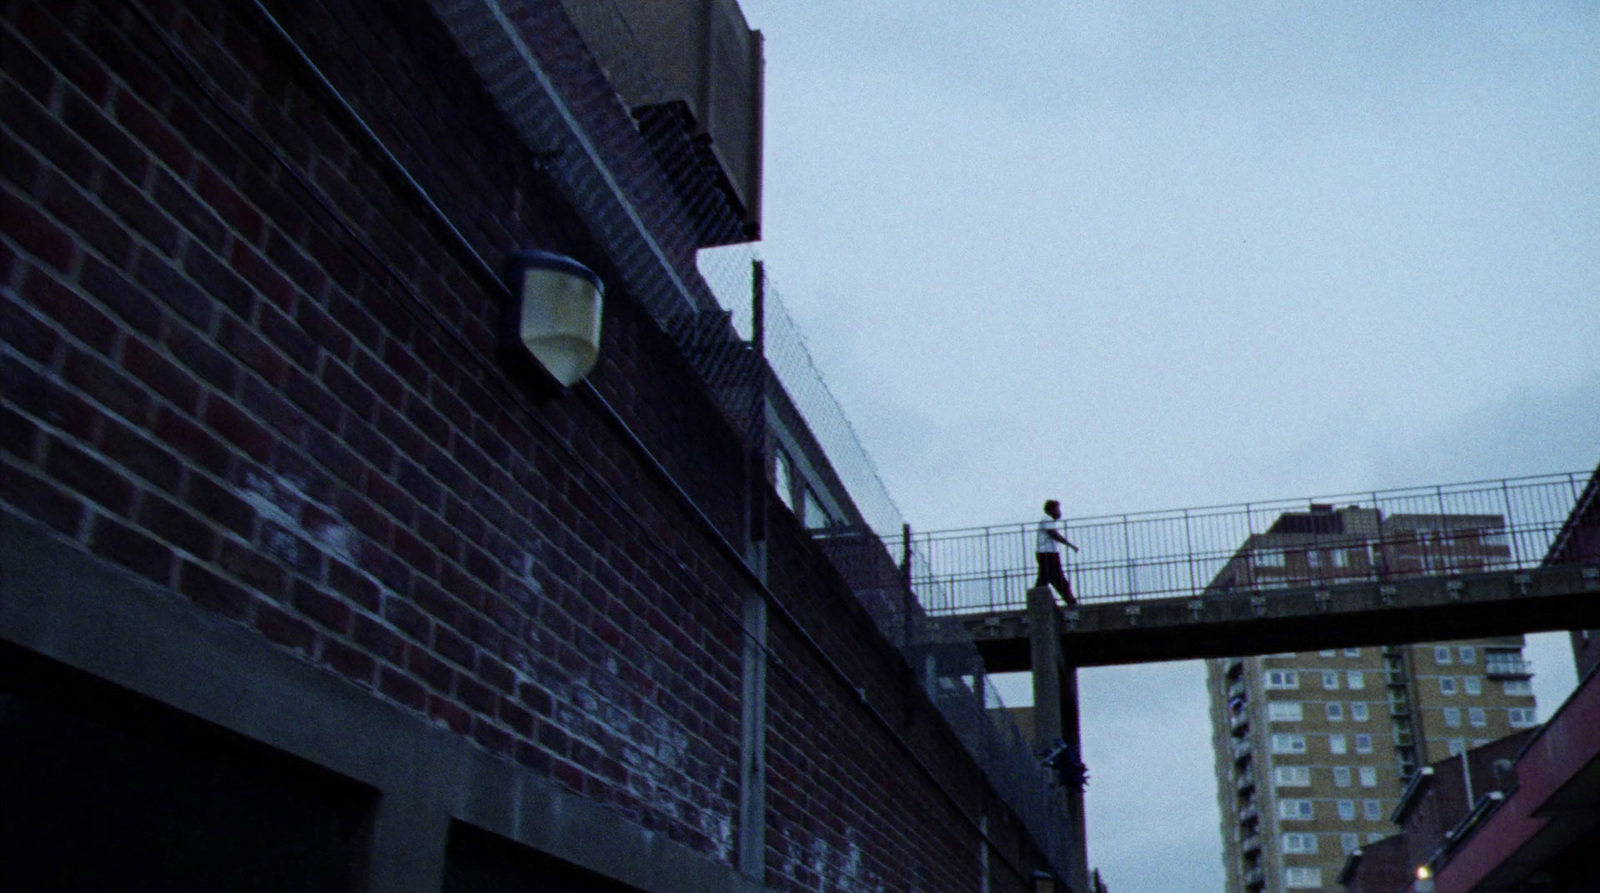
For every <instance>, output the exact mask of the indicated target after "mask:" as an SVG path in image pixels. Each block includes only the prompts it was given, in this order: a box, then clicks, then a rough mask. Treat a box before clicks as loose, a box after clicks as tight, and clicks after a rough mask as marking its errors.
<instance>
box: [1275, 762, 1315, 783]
mask: <svg viewBox="0 0 1600 893" xmlns="http://www.w3.org/2000/svg"><path fill="white" fill-rule="evenodd" d="M1272 783H1273V784H1274V785H1275V786H1277V787H1280V788H1309V787H1311V767H1310V766H1275V767H1273V770H1272Z"/></svg>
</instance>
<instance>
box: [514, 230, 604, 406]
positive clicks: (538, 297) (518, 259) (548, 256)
mask: <svg viewBox="0 0 1600 893" xmlns="http://www.w3.org/2000/svg"><path fill="white" fill-rule="evenodd" d="M505 282H506V287H507V288H509V289H510V290H511V297H512V306H511V307H510V308H509V310H510V313H509V319H508V322H509V323H510V328H511V329H512V333H511V334H512V335H513V337H514V340H515V342H517V343H520V344H521V345H522V346H523V347H524V348H526V350H527V351H528V353H529V354H531V355H532V356H533V358H534V359H535V360H537V361H538V363H539V365H540V366H542V367H543V368H544V371H545V372H547V373H549V375H550V377H551V378H553V379H555V381H556V383H558V384H559V385H560V386H561V387H562V388H569V387H572V386H573V385H575V384H577V383H578V382H579V381H580V380H581V379H582V378H583V377H584V376H585V375H587V374H589V370H590V369H593V368H594V364H595V361H596V360H598V359H599V358H600V307H601V300H602V298H603V296H604V295H605V285H604V284H603V283H602V282H601V281H600V277H599V276H598V275H596V274H595V272H594V271H593V270H591V269H589V268H588V267H586V266H584V265H583V264H580V263H578V262H577V261H575V260H573V259H572V258H570V257H566V256H564V255H560V254H552V253H550V252H548V251H535V250H527V251H514V252H512V253H511V254H509V255H507V256H506V263H505Z"/></svg>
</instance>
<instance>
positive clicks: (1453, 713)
mask: <svg viewBox="0 0 1600 893" xmlns="http://www.w3.org/2000/svg"><path fill="white" fill-rule="evenodd" d="M1444 724H1445V727H1446V728H1450V729H1459V728H1461V708H1460V707H1446V708H1444Z"/></svg>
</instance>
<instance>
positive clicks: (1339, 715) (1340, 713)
mask: <svg viewBox="0 0 1600 893" xmlns="http://www.w3.org/2000/svg"><path fill="white" fill-rule="evenodd" d="M1342 719H1344V707H1343V705H1341V704H1340V703H1339V702H1338V701H1329V702H1328V721H1329V722H1339V721H1340V720H1342Z"/></svg>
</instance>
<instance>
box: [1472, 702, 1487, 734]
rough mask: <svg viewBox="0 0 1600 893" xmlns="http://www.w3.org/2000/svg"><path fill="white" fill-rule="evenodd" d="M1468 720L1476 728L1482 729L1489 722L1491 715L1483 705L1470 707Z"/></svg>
mask: <svg viewBox="0 0 1600 893" xmlns="http://www.w3.org/2000/svg"><path fill="white" fill-rule="evenodd" d="M1467 722H1468V723H1470V724H1471V725H1472V727H1473V728H1474V729H1481V728H1483V727H1484V726H1486V725H1488V724H1489V717H1488V714H1486V713H1485V712H1484V709H1483V708H1482V707H1468V708H1467Z"/></svg>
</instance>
